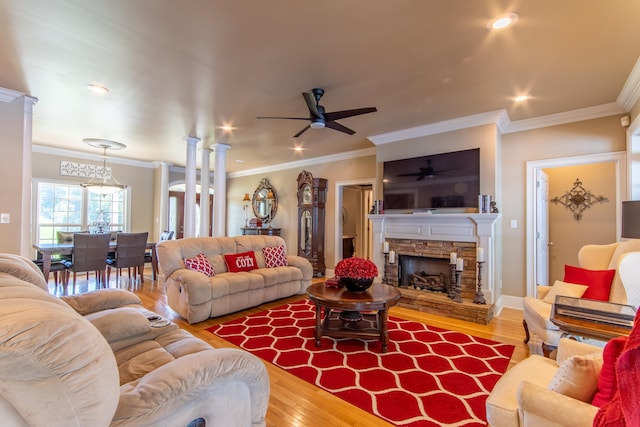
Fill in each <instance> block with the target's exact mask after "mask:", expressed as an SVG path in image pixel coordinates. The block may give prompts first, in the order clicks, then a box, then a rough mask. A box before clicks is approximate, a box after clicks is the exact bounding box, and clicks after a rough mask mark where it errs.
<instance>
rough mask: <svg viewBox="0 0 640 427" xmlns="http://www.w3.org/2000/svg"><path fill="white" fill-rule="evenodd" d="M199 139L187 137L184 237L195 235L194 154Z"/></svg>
mask: <svg viewBox="0 0 640 427" xmlns="http://www.w3.org/2000/svg"><path fill="white" fill-rule="evenodd" d="M199 141H200V138H197V137H195V136H188V137H187V164H186V167H185V171H184V175H185V176H184V232H183V234H184V237H195V235H196V152H197V146H198V142H199Z"/></svg>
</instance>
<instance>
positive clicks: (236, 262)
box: [224, 251, 258, 273]
mask: <svg viewBox="0 0 640 427" xmlns="http://www.w3.org/2000/svg"><path fill="white" fill-rule="evenodd" d="M224 262H225V263H227V270H229V271H230V272H232V273H237V272H239V271H251V270H255V269H256V268H258V262H257V261H256V255H255V254H254V253H253V251H247V252H241V253H239V254H225V255H224Z"/></svg>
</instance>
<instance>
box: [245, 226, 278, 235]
mask: <svg viewBox="0 0 640 427" xmlns="http://www.w3.org/2000/svg"><path fill="white" fill-rule="evenodd" d="M241 230H242V235H243V236H279V235H280V231H281V230H282V229H281V228H270V227H266V228H259V227H242V228H241Z"/></svg>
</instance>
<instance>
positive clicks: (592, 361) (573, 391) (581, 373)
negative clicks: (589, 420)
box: [547, 353, 602, 402]
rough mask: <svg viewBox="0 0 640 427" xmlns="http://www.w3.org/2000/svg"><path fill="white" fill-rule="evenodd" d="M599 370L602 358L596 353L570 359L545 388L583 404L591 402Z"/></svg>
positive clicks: (561, 366)
mask: <svg viewBox="0 0 640 427" xmlns="http://www.w3.org/2000/svg"><path fill="white" fill-rule="evenodd" d="M600 369H602V358H601V357H600V355H599V354H597V353H596V354H588V355H584V356H573V357H570V358H568V359H567V360H565V361H564V362H563V363H562V365H560V367H559V368H558V371H557V372H556V374H555V375H554V376H553V378H552V379H551V382H550V383H549V386H548V387H547V388H548V389H549V390H551V391H555V392H556V393H560V394H564V395H565V396H569V397H572V398H574V399H578V400H581V401H583V402H591V399H592V398H593V394H594V393H595V391H596V387H597V386H598V377H599V376H600Z"/></svg>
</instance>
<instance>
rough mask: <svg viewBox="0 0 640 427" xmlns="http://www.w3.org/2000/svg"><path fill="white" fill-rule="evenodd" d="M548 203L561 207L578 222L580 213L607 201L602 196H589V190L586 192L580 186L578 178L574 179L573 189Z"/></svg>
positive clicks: (580, 217) (580, 182)
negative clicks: (568, 211) (569, 212)
mask: <svg viewBox="0 0 640 427" xmlns="http://www.w3.org/2000/svg"><path fill="white" fill-rule="evenodd" d="M549 201H550V202H552V203H555V204H561V205H563V206H564V207H565V208H567V209H569V210H570V211H571V212H572V213H573V218H574V219H575V220H576V221H580V220H581V219H582V212H584V211H585V210H586V209H588V208H590V207H591V206H593V205H595V204H596V203H603V202H608V201H609V199H608V198H606V197H604V196H594V195H593V194H591V190H587V189H585V188H584V187H583V186H582V181H580V178H576V180H575V182H574V183H573V188H571V189H570V190H568V191H566V192H565V193H564V194H563V195H562V196H560V197H558V196H556V197H554V198H553V199H551V200H549Z"/></svg>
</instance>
